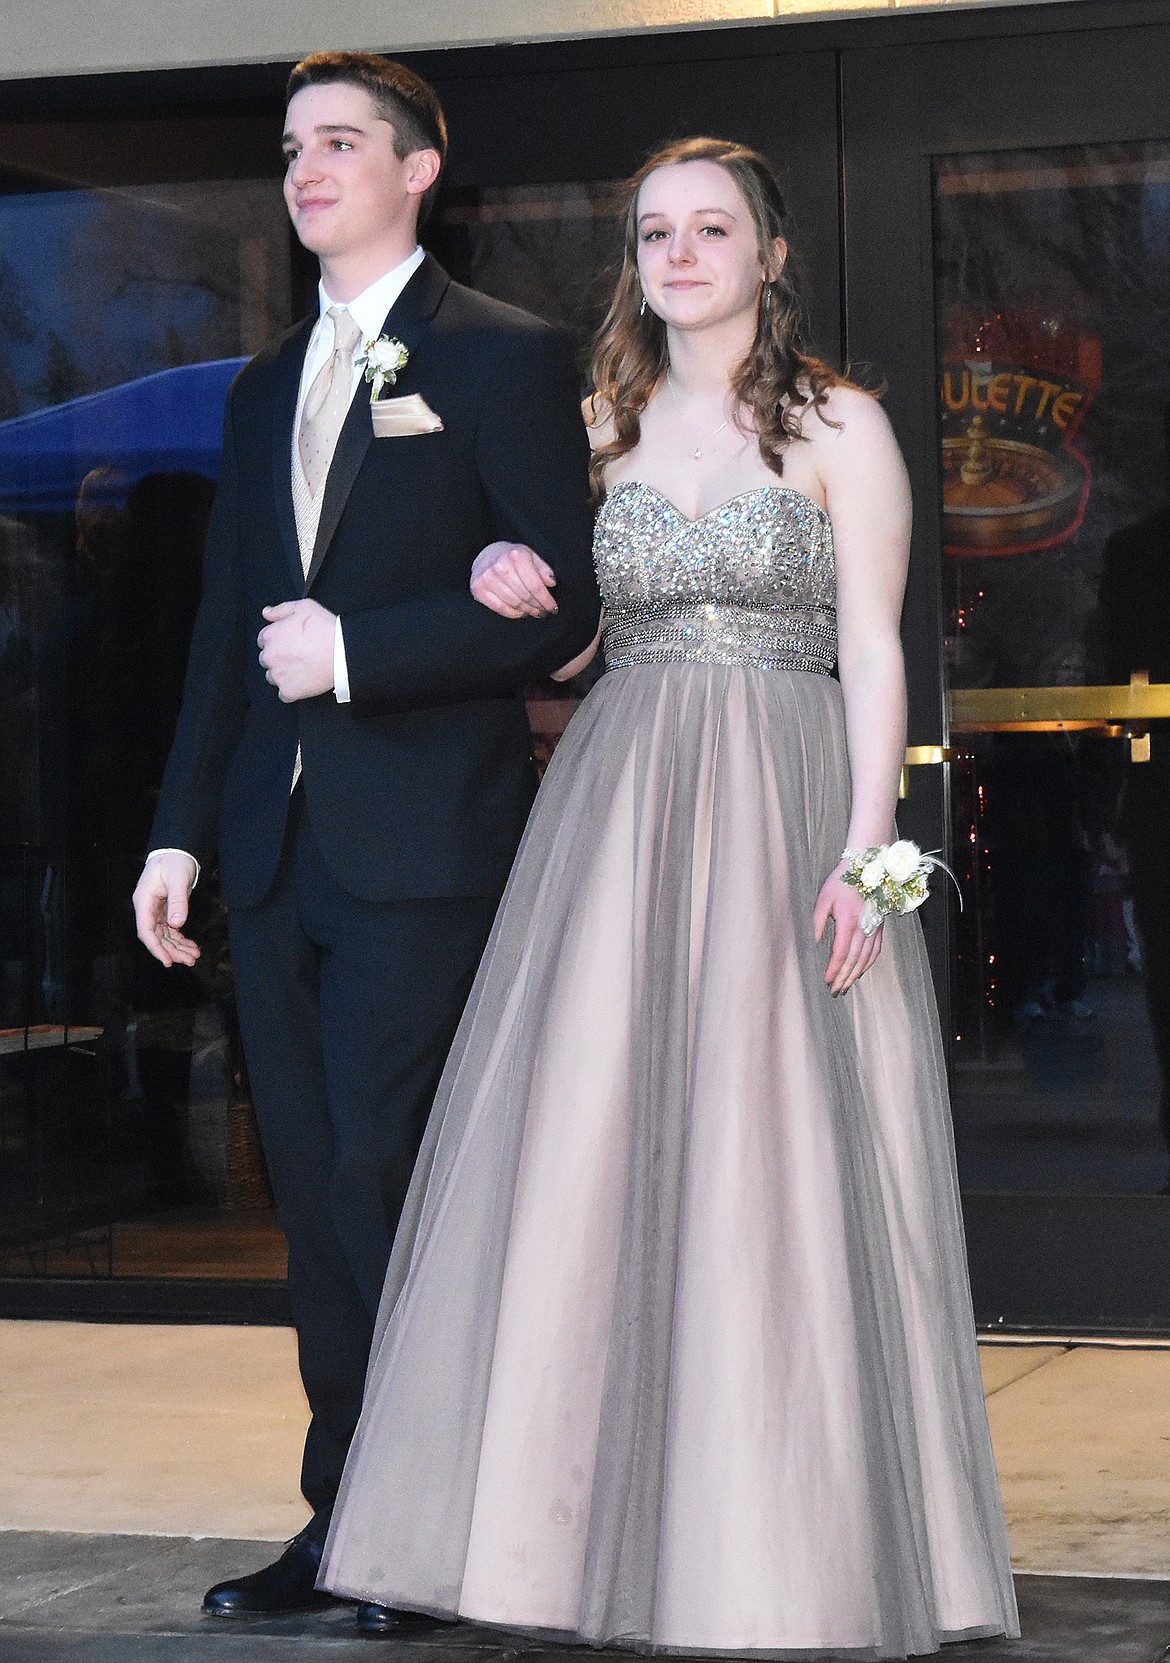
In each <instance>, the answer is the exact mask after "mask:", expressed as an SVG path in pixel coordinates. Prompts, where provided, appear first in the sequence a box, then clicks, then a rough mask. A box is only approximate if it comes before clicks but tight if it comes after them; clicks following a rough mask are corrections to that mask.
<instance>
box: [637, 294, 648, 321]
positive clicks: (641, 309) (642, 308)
mask: <svg viewBox="0 0 1170 1663" xmlns="http://www.w3.org/2000/svg"><path fill="white" fill-rule="evenodd" d="M638 316H639V317H640V318H644V317H645V316H646V296H645V295H643V296H642V304H641V305H640V306H639V307H638Z"/></svg>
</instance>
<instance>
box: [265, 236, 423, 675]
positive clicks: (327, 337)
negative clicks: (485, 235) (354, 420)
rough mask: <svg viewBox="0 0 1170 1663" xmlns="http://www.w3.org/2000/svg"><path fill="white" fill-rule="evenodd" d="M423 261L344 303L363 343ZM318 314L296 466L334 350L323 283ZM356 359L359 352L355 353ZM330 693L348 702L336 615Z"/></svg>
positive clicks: (296, 427) (296, 425) (297, 425)
mask: <svg viewBox="0 0 1170 1663" xmlns="http://www.w3.org/2000/svg"><path fill="white" fill-rule="evenodd" d="M422 263H423V251H422V249H421V248H416V249H415V250H414V253H413V254H408V255H407V256H406V259H405V260H401V261H400V262H399V263H398V265H396V266H395V267H394V269H393V270H392V271H388V272H387V273H386V274H385V276H383V277H379V278H377V279H376V281H375V282H373V283H371V284H370V286H369V288H368V289H363V290H362V292H361V294H359V295H355V296H354V298H353V299H352V300H351V301H348V302H347V303H346V308H345V309H346V311H347V312H348V313H349V315H350V317H351V318H352V319H353V320H354V322H355V323H356V324H357V326H358V328H359V329H360V330H361V332H362V346H363V347H367V346H369V344H370V342H371V341H374V340H376V339H377V338H378V332H379V330H380V329H381V327H382V325H383V324H384V323H385V321H386V314H387V312H388V311H389V310H390V308H391V306H393V304H394V302H395V301H396V300H397V299H398V297H399V295H400V294H401V293H402V291H403V289H404V288H405V287H406V285H407V283H408V282H409V281H410V279H411V278H412V277H413V276H414V274H415V272H416V271H417V270H418V268H419V266H421V265H422ZM317 304H318V316H317V321H316V323H315V324H314V325H313V333H312V334H311V335H310V336H309V345H308V349H307V350H306V352H305V362H304V367H303V368H302V370H301V388H300V392H299V394H298V395H297V412H296V419H295V420H294V422H293V431H292V466H293V467H294V468H299V467H300V465H301V459H300V455H299V453H298V451H297V435H298V433H299V432H300V430H301V411H302V410H303V408H304V404H305V399H306V397H307V396H308V392H309V388H310V387H311V386H312V385H313V381H314V378H315V377H316V375H317V371H318V370H319V369H320V368H321V366H322V365H323V364H325V363H326V362H327V361H328V359H329V355H330V353H331V352H332V351H333V335H334V330H333V319H332V318H331V317H330V316H329V315H328V314H329V308H330V307H331V306H336V305H338V304H339V302H338V301H335V300H331V299H330V297H329V294H328V291H327V290H326V288H325V284H324V282H320V283H318V285H317ZM354 356H355V358H356V357H357V356H358V354H356V353H355V354H354ZM362 375H363V372H362V370H361V369H360V368H359V366H358V365H357V364H356V363H355V364H354V367H353V385H352V387H351V388H350V401H351V402H352V401H353V395H354V393H356V392H357V389H358V387H359V386H360V385H361V382H362ZM333 696H334V698H335V699H336V700H337V702H338V704H348V703H349V670H348V667H347V665H346V662H345V638H344V636H343V635H342V631H341V619H340V618H338V620H337V622H336V623H335V624H334V626H333Z"/></svg>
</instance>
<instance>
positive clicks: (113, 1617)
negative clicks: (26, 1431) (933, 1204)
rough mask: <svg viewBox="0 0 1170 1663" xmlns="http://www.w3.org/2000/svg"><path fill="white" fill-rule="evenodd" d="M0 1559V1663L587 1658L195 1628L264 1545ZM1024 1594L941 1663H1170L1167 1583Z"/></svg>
mask: <svg viewBox="0 0 1170 1663" xmlns="http://www.w3.org/2000/svg"><path fill="white" fill-rule="evenodd" d="M0 1552H3V1555H4V1570H3V1575H2V1576H0V1663H208V1660H213V1663H276V1660H277V1659H280V1658H284V1659H286V1663H309V1660H313V1663H317V1660H320V1663H349V1660H353V1663H357V1660H358V1659H361V1660H362V1663H371V1658H372V1657H375V1656H381V1657H385V1658H387V1659H392V1660H393V1663H581V1659H582V1658H583V1657H587V1656H589V1655H590V1654H589V1653H587V1652H586V1651H585V1650H584V1648H575V1649H570V1648H567V1647H562V1646H558V1645H553V1644H548V1643H545V1642H542V1641H539V1640H535V1639H526V1638H524V1637H523V1636H520V1635H514V1634H504V1633H499V1632H492V1631H491V1630H488V1629H482V1628H474V1627H472V1626H471V1625H469V1624H463V1623H460V1624H458V1625H450V1626H449V1625H447V1624H439V1623H436V1624H435V1625H434V1626H433V1627H432V1628H429V1629H427V1630H425V1631H423V1632H422V1633H412V1634H411V1636H410V1637H409V1638H407V1639H402V1640H393V1639H378V1640H369V1639H364V1638H362V1637H361V1636H359V1635H358V1634H357V1633H356V1631H355V1630H354V1628H353V1620H352V1615H351V1612H350V1608H349V1607H348V1606H346V1605H342V1604H340V1603H339V1604H338V1605H337V1606H335V1607H334V1608H332V1609H330V1610H328V1611H324V1612H320V1613H315V1614H313V1615H312V1616H307V1617H285V1618H281V1619H268V1620H265V1621H259V1622H249V1623H241V1622H236V1623H226V1622H222V1621H220V1622H217V1621H216V1620H215V1619H214V1618H205V1617H200V1615H199V1600H200V1597H201V1595H202V1593H203V1590H204V1589H205V1588H206V1587H207V1586H208V1585H209V1584H210V1583H212V1582H214V1581H217V1580H219V1579H220V1578H221V1577H224V1576H227V1575H230V1574H232V1573H233V1572H235V1571H238V1570H240V1569H241V1568H250V1567H252V1566H256V1565H260V1564H263V1563H265V1561H266V1560H267V1559H268V1558H269V1557H270V1555H271V1547H270V1545H269V1544H268V1543H265V1542H246V1543H245V1542H238V1541H232V1542H223V1541H212V1540H204V1541H191V1540H189V1539H185V1538H181V1537H158V1536H76V1535H60V1534H56V1533H52V1532H44V1531H38V1532H30V1533H26V1532H12V1533H10V1534H9V1535H7V1536H0ZM1017 1589H1018V1593H1019V1599H1020V1617H1021V1623H1022V1626H1023V1631H1024V1637H1023V1639H1022V1640H1019V1641H1015V1642H1011V1643H1008V1642H1003V1641H987V1640H983V1641H977V1642H972V1643H970V1644H967V1645H958V1646H948V1647H947V1649H946V1651H945V1653H944V1654H943V1659H945V1663H960V1660H962V1663H1154V1660H1156V1659H1166V1658H1168V1657H1170V1649H1168V1648H1167V1642H1168V1641H1170V1584H1167V1583H1165V1582H1150V1581H1146V1582H1137V1581H1129V1580H1125V1579H1122V1578H1114V1579H1110V1580H1098V1579H1095V1578H1089V1577H1076V1578H1068V1577H1021V1578H1019V1579H1017ZM371 1646H373V1647H374V1648H375V1650H374V1651H373V1652H371V1650H370V1648H371ZM600 1655H601V1656H602V1657H612V1658H614V1659H615V1660H617V1659H620V1658H621V1657H622V1656H623V1654H622V1653H618V1652H610V1653H601V1654H600ZM940 1663H942V1660H941V1659H940Z"/></svg>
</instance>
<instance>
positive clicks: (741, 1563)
mask: <svg viewBox="0 0 1170 1663" xmlns="http://www.w3.org/2000/svg"><path fill="white" fill-rule="evenodd" d="M848 781H849V776H848V768H847V759H846V751H845V737H844V722H843V713H842V702H841V695H840V689H839V687H838V686H837V684H836V683H835V682H834V681H832V680H831V679H829V678H827V677H824V676H818V675H814V674H805V673H785V672H761V671H758V670H754V669H738V668H724V667H712V666H705V665H665V666H640V667H634V668H628V669H623V670H617V671H611V672H610V673H609V674H607V675H605V676H604V677H603V678H602V680H601V681H600V682H599V683H598V685H597V686H596V687H595V688H594V690H593V691H592V693H591V694H590V695H589V697H588V699H587V700H586V701H585V703H584V705H583V706H582V708H581V709H580V711H579V712H578V713H577V714H576V716H575V717H574V718H573V721H572V722H571V724H570V726H569V729H568V731H567V733H566V735H565V737H564V739H563V740H562V742H561V744H560V747H559V748H558V750H557V752H556V755H555V756H554V759H553V762H552V765H551V767H550V769H549V772H548V774H547V777H546V779H545V781H544V784H543V786H542V788H541V791H540V794H539V797H538V800H537V804H536V808H535V810H534V813H533V816H532V819H531V822H530V824H529V827H528V831H527V833H526V835H525V840H524V843H523V846H522V848H521V850H520V853H519V855H518V857H517V861H516V864H515V867H514V869H513V872H512V876H511V879H510V882H509V887H508V890H507V893H506V895H505V897H504V901H503V903H502V905H501V908H500V912H499V915H498V917H497V920H496V924H495V928H494V931H493V934H492V937H491V941H490V943H489V945H488V949H487V952H486V954H485V957H484V960H483V964H482V966H481V969H480V971H479V975H478V979H477V981H476V985H475V989H474V991H473V993H472V996H471V1000H470V1003H469V1005H468V1009H467V1012H466V1015H465V1017H464V1019H463V1023H462V1026H461V1028H460V1030H459V1034H458V1036H457V1038H456V1041H455V1045H454V1048H453V1050H452V1053H451V1057H450V1060H449V1062H448V1065H447V1069H446V1072H445V1074H444V1077H443V1081H442V1085H441V1087H440V1090H439V1094H438V1098H437V1100H436V1103H435V1109H434V1114H433V1117H432V1119H431V1122H430V1126H429V1129H428V1132H427V1136H426V1141H425V1143H424V1147H423V1150H422V1153H421V1155H420V1158H419V1162H418V1167H417V1170H416V1172H415V1177H414V1181H413V1185H412V1188H411V1191H410V1196H409V1200H408V1202H407V1206H406V1211H405V1213H404V1216H403V1219H402V1222H401V1225H400V1228H399V1232H398V1236H397V1240H396V1243H395V1247H394V1253H393V1257H392V1260H391V1264H390V1270H389V1274H388V1278H387V1283H386V1290H385V1294H384V1298H383V1303H382V1309H381V1312H380V1315H379V1319H378V1329H377V1334H376V1338H375V1343H374V1349H373V1353H372V1356H371V1362H370V1369H369V1376H368V1381H367V1390H366V1400H365V1407H364V1411H363V1415H362V1420H361V1425H360V1427H359V1430H358V1434H357V1438H356V1440H355V1443H354V1446H353V1450H352V1453H351V1456H350V1460H349V1464H348V1466H347V1469H346V1474H345V1479H344V1482H343V1487H342V1493H341V1496H340V1498H339V1503H338V1506H337V1509H336V1512H335V1515H334V1521H333V1526H332V1530H331V1533H330V1536H329V1541H328V1544H327V1549H326V1560H325V1565H324V1568H323V1573H322V1584H323V1585H324V1586H327V1587H329V1588H331V1589H332V1590H333V1591H334V1592H336V1593H339V1594H346V1595H350V1596H353V1597H358V1598H364V1599H374V1600H377V1601H380V1602H382V1603H386V1604H391V1605H396V1606H402V1607H408V1608H412V1609H417V1610H422V1611H430V1612H435V1613H438V1614H446V1615H451V1616H455V1615H459V1616H463V1617H467V1618H470V1619H474V1620H477V1621H484V1622H490V1623H499V1624H504V1625H506V1626H509V1627H516V1628H524V1629H537V1630H548V1631H553V1632H555V1633H557V1634H560V1635H568V1636H573V1637H577V1638H580V1639H583V1640H586V1641H589V1642H592V1643H595V1644H613V1645H618V1646H626V1647H632V1648H635V1649H638V1650H654V1651H657V1650H662V1651H678V1652H694V1653H702V1652H713V1653H722V1654H728V1653H730V1654H739V1653H744V1652H759V1653H763V1654H767V1655H770V1656H772V1657H779V1658H788V1657H809V1656H824V1655H842V1656H848V1657H853V1658H857V1659H869V1658H874V1659H877V1658H895V1657H897V1658H900V1657H904V1656H906V1655H917V1654H920V1653H926V1652H930V1651H933V1650H934V1649H936V1648H937V1646H938V1644H939V1643H940V1642H942V1641H945V1640H951V1639H959V1638H967V1637H972V1636H979V1635H989V1634H1009V1635H1013V1634H1016V1633H1018V1627H1017V1623H1016V1613H1015V1604H1014V1599H1013V1594H1012V1585H1011V1576H1010V1567H1009V1559H1008V1550H1007V1542H1006V1537H1005V1531H1004V1523H1003V1515H1002V1511H1001V1506H1000V1500H999V1495H998V1489H997V1483H996V1475H995V1467H994V1462H993V1457H992V1452H991V1445H990V1440H989V1437H988V1429H987V1420H986V1415H985V1411H984V1406H983V1399H982V1392H981V1382H980V1374H979V1363H978V1356H977V1350H976V1344H975V1335H974V1328H973V1324H972V1317H971V1306H970V1296H969V1292H968V1286H967V1277H966V1264H965V1256H964V1248H963V1238H962V1228H961V1221H960V1215H959V1198H958V1190H957V1184H956V1178H955V1167H954V1154H953V1144H952V1134H951V1126H950V1118H949V1111H948V1105H947V1094H946V1083H945V1076H944V1070H943V1062H942V1055H941V1047H940V1042H939V1035H938V1023H937V1016H936V1012H935V1007H934V1001H933V995H932V989H931V984H930V980H929V974H928V970H927V965H926V959H925V954H924V951H923V946H922V940H921V933H920V930H919V926H918V922H917V919H916V918H913V917H911V918H904V919H898V920H895V921H894V922H892V923H890V924H888V925H887V926H886V928H885V931H884V937H885V940H884V947H883V951H882V953H881V956H880V958H879V960H878V962H877V964H876V965H875V966H874V968H873V969H872V970H871V971H870V972H869V973H868V974H867V975H866V976H865V977H863V978H862V980H861V982H860V983H858V984H857V985H856V986H855V987H854V988H853V990H852V991H851V992H850V993H848V994H847V995H845V996H844V997H842V998H839V999H834V998H832V997H831V996H830V994H829V992H828V990H827V988H826V986H825V983H824V970H825V965H826V963H827V959H828V952H829V942H828V939H827V937H828V934H829V933H831V932H826V939H825V940H824V941H823V942H822V943H821V944H820V945H818V944H817V943H816V942H814V940H813V922H812V919H813V906H814V901H815V898H816V895H817V893H818V890H819V889H820V886H821V884H822V883H823V881H824V878H825V876H826V874H827V873H828V872H829V871H830V870H831V869H832V867H833V866H834V865H835V864H836V862H837V860H838V858H839V855H840V852H841V849H842V846H843V842H844V838H845V834H846V828H847V820H848Z"/></svg>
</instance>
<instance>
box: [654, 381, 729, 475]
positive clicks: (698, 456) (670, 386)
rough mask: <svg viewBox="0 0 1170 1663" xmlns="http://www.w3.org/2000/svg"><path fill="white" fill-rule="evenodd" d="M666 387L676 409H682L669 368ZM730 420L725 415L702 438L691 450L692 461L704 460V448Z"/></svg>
mask: <svg viewBox="0 0 1170 1663" xmlns="http://www.w3.org/2000/svg"><path fill="white" fill-rule="evenodd" d="M666 389H667V391H668V392H669V394H670V396H671V398H672V399H673V400H674V404H675V409H676V410H681V409H682V405H681V404H680V403H679V401H678V394H677V393H676V392H675V390H674V382H673V381H672V380H671V379H670V371H669V370H667V372H666ZM730 420H731V417H730V416H727V417H725V418H724V420H723V421H721V422H720V423H719V426H718V427H717V428H715V430H714V432H711V433H708V435H707V437H706V438H705V439H701V440H700V441H699V443H698V444H697V445H696V446H695V448H694V450H693V451H692V452H691V461H692V462H701V461H702V460H703V450H704V448H705V447H706V446H707V445H709V444H710V443H711V440H712V439H714V438H715V437H716V435H718V434H720V433H722V432H723V429H724V428H725V427H726V426H727V424H728V423H729V422H730Z"/></svg>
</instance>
